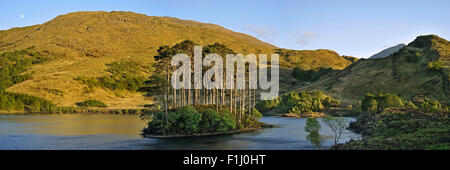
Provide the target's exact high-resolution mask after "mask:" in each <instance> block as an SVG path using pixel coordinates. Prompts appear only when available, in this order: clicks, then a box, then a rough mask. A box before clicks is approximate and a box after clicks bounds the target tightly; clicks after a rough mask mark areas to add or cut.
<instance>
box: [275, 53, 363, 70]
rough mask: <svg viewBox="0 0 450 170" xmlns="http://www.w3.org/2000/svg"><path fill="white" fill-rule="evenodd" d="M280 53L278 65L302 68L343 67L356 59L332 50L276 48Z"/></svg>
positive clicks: (338, 68)
mask: <svg viewBox="0 0 450 170" xmlns="http://www.w3.org/2000/svg"><path fill="white" fill-rule="evenodd" d="M276 53H278V54H280V65H281V66H283V67H287V68H295V67H298V68H300V69H302V70H314V69H317V68H333V69H337V70H341V69H344V68H345V67H347V66H349V65H350V64H352V63H353V62H356V61H357V60H358V59H357V58H355V57H351V56H340V55H339V54H338V53H336V52H335V51H332V50H325V49H320V50H287V49H277V50H276Z"/></svg>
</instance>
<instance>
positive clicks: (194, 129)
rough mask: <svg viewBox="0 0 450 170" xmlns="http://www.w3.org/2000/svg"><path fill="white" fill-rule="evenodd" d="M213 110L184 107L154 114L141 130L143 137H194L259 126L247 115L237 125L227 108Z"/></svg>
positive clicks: (205, 107) (203, 107) (210, 108)
mask: <svg viewBox="0 0 450 170" xmlns="http://www.w3.org/2000/svg"><path fill="white" fill-rule="evenodd" d="M214 108H215V106H213V105H205V106H196V107H194V106H186V107H179V108H177V109H176V110H172V111H170V112H169V113H168V114H165V113H164V112H156V113H154V115H153V119H152V120H151V121H150V122H148V126H147V127H146V128H145V129H144V130H143V135H167V136H170V135H194V134H204V133H217V132H227V131H233V130H236V129H241V128H253V127H257V126H259V123H258V121H257V120H256V119H254V118H252V117H249V116H247V115H244V116H243V120H242V123H238V121H236V120H237V119H236V116H235V115H233V114H232V113H231V112H230V111H229V110H228V107H221V108H220V110H219V111H216V110H215V109H214Z"/></svg>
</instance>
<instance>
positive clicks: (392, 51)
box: [369, 44, 406, 59]
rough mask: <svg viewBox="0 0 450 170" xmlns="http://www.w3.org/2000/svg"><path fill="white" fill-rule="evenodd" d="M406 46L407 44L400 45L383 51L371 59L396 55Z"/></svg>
mask: <svg viewBox="0 0 450 170" xmlns="http://www.w3.org/2000/svg"><path fill="white" fill-rule="evenodd" d="M405 46H406V44H399V45H396V46H393V47H390V48H387V49H384V50H383V51H381V52H379V53H377V54H375V55H373V56H372V57H370V58H369V59H376V58H385V57H387V56H390V55H391V54H394V53H395V52H397V51H398V50H400V49H402V48H403V47H405Z"/></svg>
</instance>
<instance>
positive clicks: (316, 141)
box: [306, 131, 325, 150]
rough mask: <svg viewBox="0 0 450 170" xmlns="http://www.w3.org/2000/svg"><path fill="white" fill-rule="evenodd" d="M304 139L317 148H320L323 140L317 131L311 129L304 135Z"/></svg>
mask: <svg viewBox="0 0 450 170" xmlns="http://www.w3.org/2000/svg"><path fill="white" fill-rule="evenodd" d="M306 139H308V140H309V142H311V144H313V145H314V147H315V148H316V149H318V150H320V147H321V146H322V143H323V141H324V140H325V139H324V138H323V137H322V136H320V133H319V131H311V132H309V134H308V135H307V136H306Z"/></svg>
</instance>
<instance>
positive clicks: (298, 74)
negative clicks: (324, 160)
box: [292, 67, 334, 82]
mask: <svg viewBox="0 0 450 170" xmlns="http://www.w3.org/2000/svg"><path fill="white" fill-rule="evenodd" d="M333 71H334V70H333V69H332V68H319V69H318V70H302V69H300V68H298V67H295V68H294V69H293V70H292V76H294V77H295V78H296V79H297V80H298V81H302V82H311V81H316V80H318V79H319V78H320V77H322V76H323V75H325V74H328V73H331V72H333Z"/></svg>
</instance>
